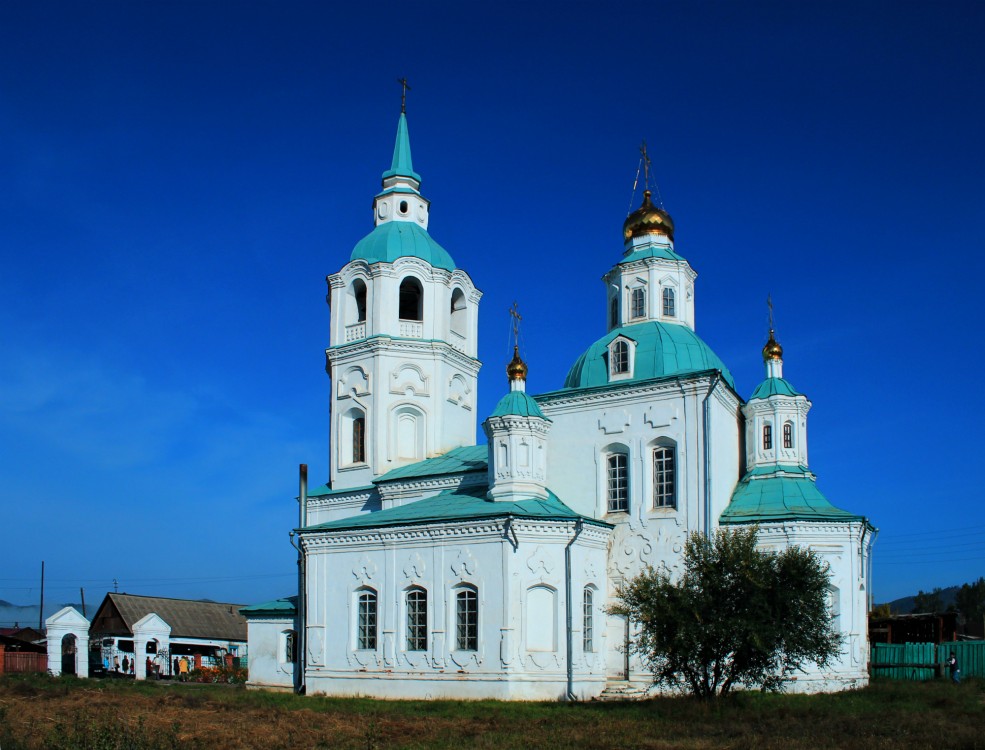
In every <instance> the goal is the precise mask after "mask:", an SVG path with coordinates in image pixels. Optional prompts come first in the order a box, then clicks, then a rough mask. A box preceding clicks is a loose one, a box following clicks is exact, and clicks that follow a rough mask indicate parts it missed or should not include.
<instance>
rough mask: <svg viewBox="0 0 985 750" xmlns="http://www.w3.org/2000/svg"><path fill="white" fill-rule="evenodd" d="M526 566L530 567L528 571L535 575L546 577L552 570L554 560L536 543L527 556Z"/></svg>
mask: <svg viewBox="0 0 985 750" xmlns="http://www.w3.org/2000/svg"><path fill="white" fill-rule="evenodd" d="M527 567H528V568H530V572H531V573H533V574H534V575H535V576H536V575H538V574H539V575H540V576H541V577H546V576H549V575H550V574H551V571H553V570H554V560H552V559H551V556H550V555H549V554H548V553H547V552H546V551H545V550H544V548H543V547H541V546H540V545H538V546H537V548H536V549H535V550H534V551H533V552H532V553H531V555H530V557H528V558H527Z"/></svg>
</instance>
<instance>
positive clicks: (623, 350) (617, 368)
mask: <svg viewBox="0 0 985 750" xmlns="http://www.w3.org/2000/svg"><path fill="white" fill-rule="evenodd" d="M609 356H610V357H611V359H612V374H613V375H623V374H625V373H627V372H629V344H627V343H626V342H625V341H617V342H616V343H614V344H613V345H612V349H611V350H610V353H609Z"/></svg>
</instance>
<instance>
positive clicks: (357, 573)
mask: <svg viewBox="0 0 985 750" xmlns="http://www.w3.org/2000/svg"><path fill="white" fill-rule="evenodd" d="M376 571H377V567H376V563H375V562H373V561H372V560H370V559H369V556H368V555H363V556H362V557H360V558H359V562H357V563H356V565H355V567H353V569H352V575H353V577H354V578H355V579H356V580H357V581H363V582H365V581H372V580H373V578H374V577H375V576H376Z"/></svg>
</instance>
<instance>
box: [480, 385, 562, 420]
mask: <svg viewBox="0 0 985 750" xmlns="http://www.w3.org/2000/svg"><path fill="white" fill-rule="evenodd" d="M508 415H516V416H520V417H540V418H541V419H547V417H545V416H544V412H542V411H541V410H540V407H539V406H538V405H537V402H536V401H534V400H533V398H532V397H531V396H528V395H527V394H526V393H525V392H523V391H510V392H509V393H507V394H506V395H505V396H503V397H502V398H501V399H500V400H499V403H498V404H496V408H495V409H493V411H492V414H490V415H489V416H490V417H505V416H508ZM547 421H548V422H550V421H551V420H549V419H547Z"/></svg>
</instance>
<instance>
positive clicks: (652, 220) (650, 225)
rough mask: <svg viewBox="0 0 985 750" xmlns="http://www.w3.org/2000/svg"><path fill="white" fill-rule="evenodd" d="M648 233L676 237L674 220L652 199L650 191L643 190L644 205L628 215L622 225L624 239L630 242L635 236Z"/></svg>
mask: <svg viewBox="0 0 985 750" xmlns="http://www.w3.org/2000/svg"><path fill="white" fill-rule="evenodd" d="M647 234H662V235H664V236H666V237H669V238H670V239H672V240H673V239H674V220H673V219H671V218H670V214H669V213H667V212H666V211H664V210H663V209H662V208H657V207H656V206H654V205H653V203H652V202H651V201H650V191H649V190H644V191H643V205H641V206H640V207H639V208H637V209H636V210H635V211H633V213H631V214H630V215H629V216H627V217H626V221H625V222H623V225H622V236H623V239H624V240H625V241H626V242H628V241H629V240H631V239H633V237H643V236H644V235H647Z"/></svg>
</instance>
